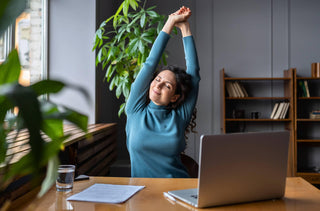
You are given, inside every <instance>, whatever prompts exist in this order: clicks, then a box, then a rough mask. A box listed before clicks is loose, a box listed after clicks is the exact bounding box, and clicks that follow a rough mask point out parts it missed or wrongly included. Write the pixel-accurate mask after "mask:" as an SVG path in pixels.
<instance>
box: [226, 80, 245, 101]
mask: <svg viewBox="0 0 320 211" xmlns="http://www.w3.org/2000/svg"><path fill="white" fill-rule="evenodd" d="M226 88H227V92H228V95H229V97H248V93H247V91H246V89H245V88H244V87H243V85H242V84H240V83H239V82H238V81H232V82H231V81H227V82H226Z"/></svg>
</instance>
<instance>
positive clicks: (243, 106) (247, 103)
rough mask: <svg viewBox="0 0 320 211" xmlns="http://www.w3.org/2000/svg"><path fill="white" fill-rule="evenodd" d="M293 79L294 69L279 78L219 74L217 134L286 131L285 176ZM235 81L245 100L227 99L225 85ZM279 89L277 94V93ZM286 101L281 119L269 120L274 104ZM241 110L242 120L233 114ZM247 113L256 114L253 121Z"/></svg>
mask: <svg viewBox="0 0 320 211" xmlns="http://www.w3.org/2000/svg"><path fill="white" fill-rule="evenodd" d="M294 78H295V69H289V70H285V71H284V72H283V77H273V78H272V77H270V78H269V77H256V78H255V77H232V76H229V75H227V74H226V72H225V70H224V69H222V70H221V71H220V90H221V95H220V96H221V101H220V103H221V132H222V133H235V132H253V131H273V130H289V131H290V132H291V133H290V134H291V135H290V145H289V157H288V176H293V174H294V164H293V162H294V135H295V133H294V114H295V113H294V111H295V109H294V106H295V101H294ZM235 81H237V82H239V83H240V84H241V85H242V86H243V87H244V88H245V89H246V92H247V93H248V96H245V97H234V96H230V93H229V90H227V87H226V85H227V83H228V82H235ZM278 90H279V91H278ZM280 102H287V103H288V105H289V108H288V110H287V113H286V115H284V117H283V118H281V119H272V118H270V117H271V113H272V110H273V107H274V105H275V103H280ZM241 110H242V111H244V112H243V115H242V117H240V118H239V116H236V115H235V113H237V111H241ZM251 112H259V113H261V115H260V116H259V118H257V119H253V118H251V115H250V114H251Z"/></svg>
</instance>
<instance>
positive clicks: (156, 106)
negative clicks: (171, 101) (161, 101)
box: [149, 101, 170, 111]
mask: <svg viewBox="0 0 320 211" xmlns="http://www.w3.org/2000/svg"><path fill="white" fill-rule="evenodd" d="M149 107H150V108H151V109H157V110H168V111H169V110H170V108H168V107H167V106H161V105H156V104H155V103H154V102H152V101H150V103H149Z"/></svg>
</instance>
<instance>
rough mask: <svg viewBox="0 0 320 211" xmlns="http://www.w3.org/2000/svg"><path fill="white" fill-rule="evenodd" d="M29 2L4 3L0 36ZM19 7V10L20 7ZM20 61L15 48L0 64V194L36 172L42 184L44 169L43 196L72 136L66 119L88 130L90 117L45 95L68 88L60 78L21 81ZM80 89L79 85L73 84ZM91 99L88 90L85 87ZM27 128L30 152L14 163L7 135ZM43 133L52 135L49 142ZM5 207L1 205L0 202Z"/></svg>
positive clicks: (9, 0)
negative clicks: (67, 131)
mask: <svg viewBox="0 0 320 211" xmlns="http://www.w3.org/2000/svg"><path fill="white" fill-rule="evenodd" d="M25 6H26V1H22V0H4V1H1V3H0V8H1V9H0V23H1V25H0V35H1V34H2V33H3V32H4V30H6V29H7V28H8V26H9V25H10V24H11V23H12V22H13V20H15V19H16V18H17V17H18V16H19V14H20V13H21V12H22V11H23V10H24V8H25ZM17 8H19V10H17ZM20 69H21V66H20V62H19V57H18V52H17V50H12V51H11V52H10V54H9V55H8V56H7V59H6V61H5V62H3V63H2V64H0V165H1V168H0V195H2V193H4V192H3V191H5V189H6V187H7V186H8V184H10V183H11V182H12V181H13V180H14V179H15V178H16V177H20V176H23V175H32V178H33V182H35V183H39V182H41V181H36V180H39V178H42V176H41V175H43V173H42V172H41V169H43V168H45V167H46V170H47V173H46V177H45V179H44V180H43V181H42V185H41V190H40V192H39V194H38V195H39V196H42V195H43V194H44V193H45V192H46V191H47V190H48V189H49V188H50V187H51V186H52V184H53V183H54V182H55V177H56V170H57V167H58V165H59V159H58V152H59V151H60V150H61V149H63V141H64V140H66V139H67V138H68V137H69V136H68V135H65V134H64V131H63V121H64V120H67V121H69V122H71V123H73V124H74V125H76V126H78V127H79V128H80V129H82V130H83V131H86V130H87V124H88V118H87V116H85V115H83V114H80V113H78V112H76V111H74V110H72V109H69V108H67V107H63V106H58V105H56V104H54V103H52V102H50V101H48V100H44V98H41V96H43V95H47V94H55V93H58V92H60V91H61V90H62V89H64V88H65V87H70V85H66V84H64V83H62V82H59V81H54V80H42V81H39V82H37V83H35V84H33V85H30V86H21V85H20V84H19V83H18V79H19V75H20ZM71 87H72V88H75V89H77V90H79V87H75V86H71ZM81 93H83V94H84V95H85V96H86V97H87V98H88V95H87V93H86V92H85V91H84V90H82V91H81ZM13 108H18V110H19V111H18V114H17V115H16V116H15V115H12V116H11V117H10V118H8V116H7V114H8V111H11V110H13ZM23 129H26V130H28V133H29V139H28V143H27V144H28V145H30V152H29V153H28V154H26V155H25V156H24V157H22V158H21V159H20V160H18V161H17V162H15V163H14V164H10V165H8V164H9V163H10V161H11V160H12V157H10V156H6V154H7V151H8V150H9V149H8V143H7V136H8V134H9V133H10V134H15V135H16V137H17V136H18V134H19V132H20V131H21V130H23ZM43 134H45V135H47V137H49V139H50V141H45V140H44V137H43ZM0 207H1V205H0Z"/></svg>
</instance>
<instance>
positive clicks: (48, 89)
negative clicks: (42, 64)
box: [30, 80, 65, 96]
mask: <svg viewBox="0 0 320 211" xmlns="http://www.w3.org/2000/svg"><path fill="white" fill-rule="evenodd" d="M30 87H31V88H32V89H33V90H34V91H35V92H36V93H37V95H38V96H40V95H44V94H50V93H58V92H60V91H61V90H62V89H63V88H64V87H65V84H64V83H62V82H60V81H54V80H42V81H39V82H37V83H35V84H33V85H31V86H30Z"/></svg>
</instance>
